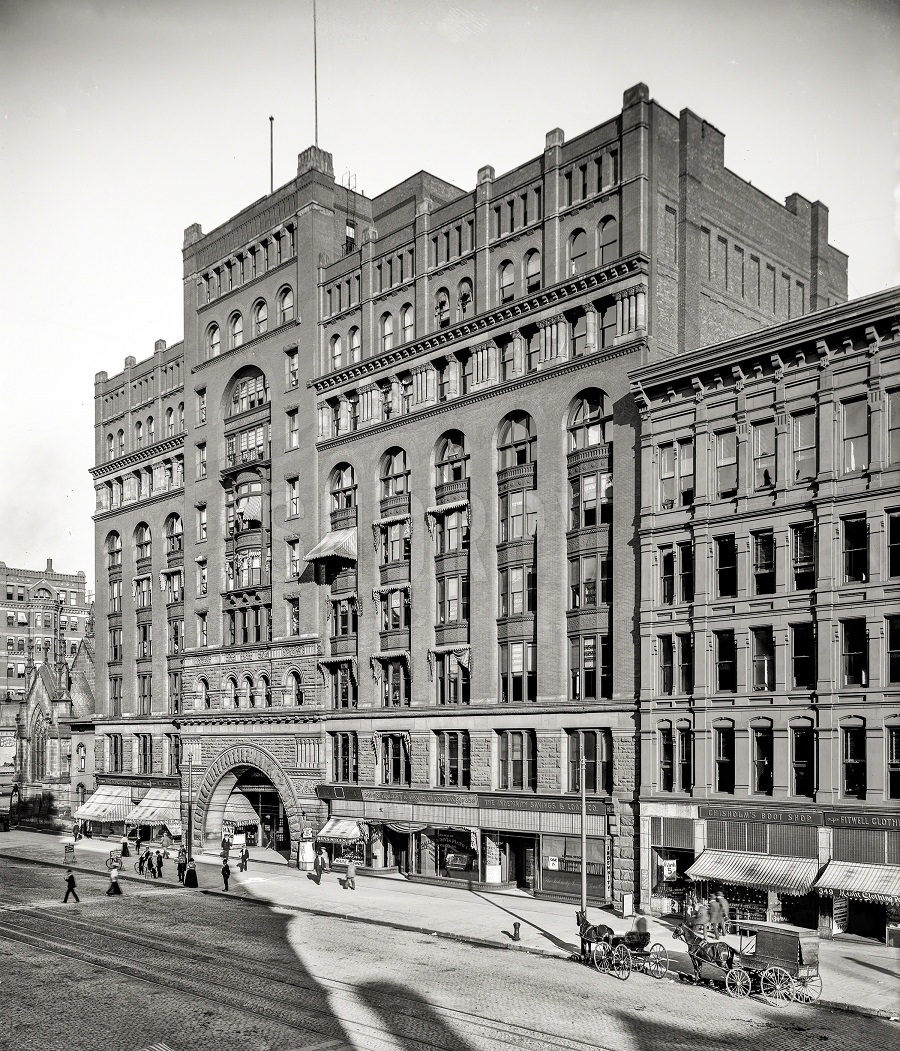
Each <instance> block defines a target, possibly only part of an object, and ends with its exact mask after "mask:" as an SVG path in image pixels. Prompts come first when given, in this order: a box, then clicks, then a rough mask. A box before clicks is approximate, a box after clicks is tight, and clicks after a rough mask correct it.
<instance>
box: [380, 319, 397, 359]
mask: <svg viewBox="0 0 900 1051" xmlns="http://www.w3.org/2000/svg"><path fill="white" fill-rule="evenodd" d="M379 332H380V334H381V349H382V351H385V350H390V349H391V347H392V346H393V345H394V318H393V316H392V315H391V314H382V315H381V322H380V325H379Z"/></svg>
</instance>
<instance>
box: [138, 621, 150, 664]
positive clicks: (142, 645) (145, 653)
mask: <svg viewBox="0 0 900 1051" xmlns="http://www.w3.org/2000/svg"><path fill="white" fill-rule="evenodd" d="M152 656H153V625H152V624H138V628H137V657H138V659H139V660H140V659H141V658H143V657H152Z"/></svg>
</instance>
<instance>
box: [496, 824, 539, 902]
mask: <svg viewBox="0 0 900 1051" xmlns="http://www.w3.org/2000/svg"><path fill="white" fill-rule="evenodd" d="M536 850H537V841H536V839H535V837H534V836H517V835H502V836H501V837H500V879H501V881H502V882H503V883H515V885H516V886H517V887H522V888H523V889H526V890H533V889H534V862H535V856H536Z"/></svg>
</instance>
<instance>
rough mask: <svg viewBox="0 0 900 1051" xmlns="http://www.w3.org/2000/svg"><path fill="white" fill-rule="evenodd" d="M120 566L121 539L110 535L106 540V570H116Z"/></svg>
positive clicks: (112, 534)
mask: <svg viewBox="0 0 900 1051" xmlns="http://www.w3.org/2000/svg"><path fill="white" fill-rule="evenodd" d="M121 565H122V538H121V537H120V536H119V534H118V533H110V534H109V536H108V537H107V538H106V568H107V569H116V568H118V567H120V566H121Z"/></svg>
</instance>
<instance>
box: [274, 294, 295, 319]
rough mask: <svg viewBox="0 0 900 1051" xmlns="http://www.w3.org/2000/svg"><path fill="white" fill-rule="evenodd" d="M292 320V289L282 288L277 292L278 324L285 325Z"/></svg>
mask: <svg viewBox="0 0 900 1051" xmlns="http://www.w3.org/2000/svg"><path fill="white" fill-rule="evenodd" d="M293 320H294V291H293V289H291V288H283V289H282V290H281V291H280V292H279V293H278V324H279V325H285V324H287V322H288V321H293Z"/></svg>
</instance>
